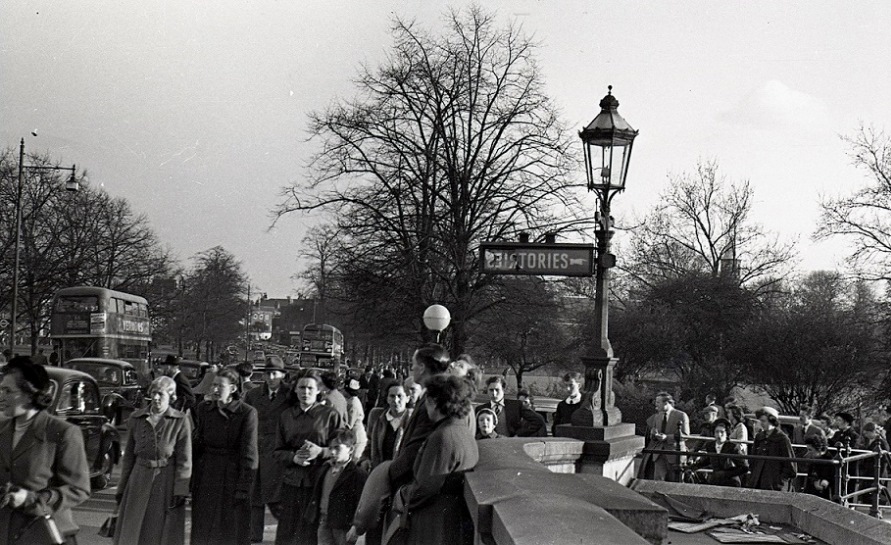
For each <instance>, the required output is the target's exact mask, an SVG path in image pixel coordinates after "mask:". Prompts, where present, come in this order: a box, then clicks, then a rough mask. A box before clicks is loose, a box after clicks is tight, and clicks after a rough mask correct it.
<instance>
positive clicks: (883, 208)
mask: <svg viewBox="0 0 891 545" xmlns="http://www.w3.org/2000/svg"><path fill="white" fill-rule="evenodd" d="M845 142H847V144H848V145H849V146H850V152H849V155H850V157H851V160H852V162H853V164H854V166H855V167H856V168H858V169H862V170H865V171H866V173H867V174H868V176H869V180H868V182H867V184H866V185H865V186H864V187H861V188H860V189H858V190H856V191H855V192H854V193H853V194H851V195H848V196H839V197H834V198H827V199H824V200H823V202H822V203H821V208H822V212H823V216H822V221H821V223H820V226H819V227H818V228H817V231H816V233H815V237H816V238H817V239H825V238H829V237H832V236H842V237H846V238H848V239H849V240H851V242H852V243H853V252H852V253H851V259H852V261H853V262H854V263H855V264H856V265H860V266H862V267H863V269H864V271H865V273H866V275H867V276H869V277H871V278H874V279H883V280H891V137H889V136H888V135H886V134H885V133H884V132H882V131H880V130H877V129H874V128H871V127H870V128H867V127H863V126H861V127H860V129H859V131H858V132H857V133H856V134H855V135H854V136H852V137H847V138H845Z"/></svg>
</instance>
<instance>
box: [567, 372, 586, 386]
mask: <svg viewBox="0 0 891 545" xmlns="http://www.w3.org/2000/svg"><path fill="white" fill-rule="evenodd" d="M570 380H574V381H576V382H578V383H581V382H582V374H581V373H579V372H578V371H574V372H572V373H566V374H565V375H563V382H569V381H570Z"/></svg>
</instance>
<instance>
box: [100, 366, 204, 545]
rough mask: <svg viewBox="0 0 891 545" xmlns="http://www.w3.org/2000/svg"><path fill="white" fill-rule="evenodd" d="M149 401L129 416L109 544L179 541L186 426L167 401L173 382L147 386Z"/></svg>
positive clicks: (188, 450) (188, 464)
mask: <svg viewBox="0 0 891 545" xmlns="http://www.w3.org/2000/svg"><path fill="white" fill-rule="evenodd" d="M148 394H149V398H151V403H149V406H148V407H144V408H142V409H140V410H138V411H136V412H134V413H133V414H132V415H131V416H130V420H128V421H127V428H128V430H129V439H128V440H127V447H126V449H125V450H124V462H123V464H122V466H121V480H120V481H119V482H118V492H117V494H116V495H115V499H116V500H117V501H118V505H119V508H118V513H119V515H118V522H117V527H116V528H115V533H114V543H115V545H157V544H158V543H163V544H164V545H178V544H182V543H184V542H185V537H186V536H185V524H186V497H187V496H188V495H189V479H190V477H191V475H192V425H191V421H190V419H189V418H187V417H186V415H185V414H184V413H182V412H181V411H178V410H176V409H174V408H172V407H171V406H170V402H171V401H172V400H175V399H176V382H174V380H173V379H172V378H170V377H166V376H162V377H158V378H156V379H155V380H153V381H152V384H151V386H149V391H148Z"/></svg>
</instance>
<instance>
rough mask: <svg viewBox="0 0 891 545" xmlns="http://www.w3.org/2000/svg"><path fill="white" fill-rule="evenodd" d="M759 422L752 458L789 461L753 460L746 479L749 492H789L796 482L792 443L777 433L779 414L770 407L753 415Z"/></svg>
mask: <svg viewBox="0 0 891 545" xmlns="http://www.w3.org/2000/svg"><path fill="white" fill-rule="evenodd" d="M755 416H757V417H758V421H759V422H761V431H759V432H758V433H757V435H755V444H754V445H753V448H752V454H755V455H758V456H774V457H777V458H788V460H752V473H751V475H749V482H748V487H749V488H760V489H761V490H778V491H782V490H788V485H789V482H790V481H791V480H792V479H794V478H795V475H796V473H797V472H798V466H797V465H796V464H795V462H793V461H792V458H793V457H794V454H793V452H792V441H790V440H789V436H788V435H786V434H785V433H783V430H781V429H780V412H779V411H777V410H776V409H774V408H773V407H761V408H760V409H758V410H757V411H755Z"/></svg>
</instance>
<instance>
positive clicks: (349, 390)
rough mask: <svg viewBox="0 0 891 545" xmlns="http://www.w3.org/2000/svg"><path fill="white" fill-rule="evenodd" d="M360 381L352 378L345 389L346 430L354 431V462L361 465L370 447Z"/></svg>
mask: <svg viewBox="0 0 891 545" xmlns="http://www.w3.org/2000/svg"><path fill="white" fill-rule="evenodd" d="M359 390H360V387H359V381H358V380H357V379H354V378H351V379H349V380H348V381H347V383H346V384H345V385H344V387H343V393H344V398H346V415H347V419H346V428H347V429H349V430H353V435H354V436H355V438H356V446H355V448H354V449H353V461H354V462H356V463H359V460H361V459H362V456H363V455H364V454H365V447H366V446H367V445H368V433H366V431H365V409H363V408H362V400H361V399H359Z"/></svg>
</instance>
